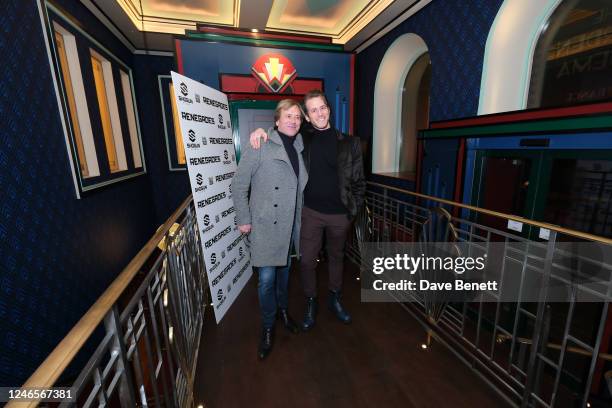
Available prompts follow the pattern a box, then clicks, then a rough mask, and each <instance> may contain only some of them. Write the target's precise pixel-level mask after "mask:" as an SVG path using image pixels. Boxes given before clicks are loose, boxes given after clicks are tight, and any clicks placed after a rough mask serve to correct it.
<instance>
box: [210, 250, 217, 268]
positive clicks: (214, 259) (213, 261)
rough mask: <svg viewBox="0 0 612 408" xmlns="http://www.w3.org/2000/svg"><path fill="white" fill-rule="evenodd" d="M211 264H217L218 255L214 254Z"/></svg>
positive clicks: (211, 257)
mask: <svg viewBox="0 0 612 408" xmlns="http://www.w3.org/2000/svg"><path fill="white" fill-rule="evenodd" d="M210 263H211V264H213V265H214V264H216V263H217V254H215V253H214V252H213V253H212V255H211V256H210Z"/></svg>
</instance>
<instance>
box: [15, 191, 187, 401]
mask: <svg viewBox="0 0 612 408" xmlns="http://www.w3.org/2000/svg"><path fill="white" fill-rule="evenodd" d="M191 200H192V197H191V194H190V195H189V197H187V198H186V199H185V201H183V203H182V204H181V206H180V207H179V208H178V209H176V211H174V213H173V214H172V215H171V216H170V218H168V220H167V221H166V222H165V223H164V224H163V225H162V226H161V227H160V228H159V229H158V230H157V232H156V233H155V234H154V235H153V237H152V238H151V239H149V241H148V242H147V243H146V244H145V246H144V247H143V248H142V249H141V250H140V251H139V252H138V254H136V256H135V257H134V258H133V259H132V260H131V261H130V263H129V264H128V265H127V266H126V267H125V268H124V269H123V271H122V272H121V274H119V276H118V277H117V278H116V279H115V280H114V281H113V283H112V284H111V285H110V286H109V287H108V289H106V291H104V293H103V294H102V296H100V297H99V298H98V300H97V301H96V302H95V303H94V304H93V306H91V307H90V308H89V310H88V311H87V313H85V314H84V315H83V317H82V318H81V319H80V320H79V321H78V322H77V324H76V325H75V326H74V327H73V328H72V330H70V332H68V334H67V335H66V336H65V337H64V339H63V340H62V341H61V342H60V343H59V344H58V345H57V346H56V347H55V349H54V350H53V351H52V352H51V354H49V356H47V358H46V359H45V361H44V362H43V363H42V364H41V365H40V366H39V367H38V368H37V369H36V371H35V372H34V373H33V374H32V375H31V376H30V378H28V380H27V381H26V382H25V384H23V386H22V387H24V388H26V387H36V388H49V387H52V386H53V385H54V384H55V382H56V381H57V379H58V378H59V376H60V375H61V374H62V373H63V372H64V370H65V369H66V367H67V366H68V364H70V362H71V361H72V359H73V358H74V356H75V355H76V354H77V353H78V351H79V350H80V349H81V347H82V346H83V344H85V342H86V341H87V339H89V336H91V334H92V333H93V332H94V330H95V329H96V328H97V327H98V325H99V324H100V322H102V320H103V319H104V317H105V316H106V315H107V313H108V312H109V311H110V310H111V308H112V306H113V305H114V304H115V302H117V300H118V299H119V297H120V296H121V294H122V293H123V291H124V290H125V289H126V288H127V287H128V285H129V284H130V283H131V282H132V279H134V276H136V274H137V273H138V271H139V270H140V269H141V268H142V266H143V265H144V263H145V262H146V261H147V259H149V257H150V256H151V254H152V253H153V251H154V250H155V248H157V244H158V243H159V241H161V239H162V238H163V237H164V236H165V235H166V233H167V232H168V230H170V227H172V225H173V224H174V223H175V221H176V220H177V219H178V218H179V216H180V215H181V214H182V213H183V211H185V209H186V208H187V206H188V205H189V204H190V203H191ZM13 404H14V405H13ZM36 405H38V402H37V401H31V402H28V403H27V404H24V403H19V405H17V403H9V404H7V405H6V407H13V406H15V407H16V406H19V407H35V406H36Z"/></svg>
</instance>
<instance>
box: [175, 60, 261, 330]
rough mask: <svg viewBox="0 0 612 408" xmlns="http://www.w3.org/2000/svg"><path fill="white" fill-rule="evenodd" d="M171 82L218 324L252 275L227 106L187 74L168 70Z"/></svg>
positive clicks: (216, 93) (219, 95)
mask: <svg viewBox="0 0 612 408" xmlns="http://www.w3.org/2000/svg"><path fill="white" fill-rule="evenodd" d="M172 83H173V85H174V95H175V98H176V106H177V108H178V115H179V120H180V125H181V133H182V135H183V143H184V145H185V158H186V160H187V170H188V171H189V181H190V182H191V192H192V193H193V201H194V203H195V209H196V215H197V219H198V228H199V230H200V237H201V238H202V239H201V244H202V252H203V254H204V263H205V265H206V272H207V273H208V282H209V286H210V293H211V295H212V298H213V305H214V310H215V318H216V319H217V323H218V322H219V321H220V320H221V319H222V318H223V316H224V315H225V313H226V312H227V310H228V309H229V307H230V306H231V304H232V303H233V302H234V300H235V299H236V297H237V296H238V295H239V294H240V291H241V290H242V288H243V287H244V285H245V283H246V282H247V281H248V280H249V278H250V277H251V275H252V273H253V271H252V268H251V257H250V253H249V249H248V247H247V246H246V241H245V236H244V235H241V234H240V232H239V231H238V227H237V226H236V213H235V211H234V200H232V191H231V182H232V177H233V175H234V173H235V171H236V168H237V165H236V152H235V150H234V139H233V137H232V129H231V125H230V116H229V106H228V102H227V96H226V95H225V94H224V93H222V92H219V91H217V90H216V89H213V88H210V87H208V86H206V85H202V84H201V83H199V82H197V81H194V80H192V79H190V78H187V77H186V76H183V75H180V74H177V73H176V72H172Z"/></svg>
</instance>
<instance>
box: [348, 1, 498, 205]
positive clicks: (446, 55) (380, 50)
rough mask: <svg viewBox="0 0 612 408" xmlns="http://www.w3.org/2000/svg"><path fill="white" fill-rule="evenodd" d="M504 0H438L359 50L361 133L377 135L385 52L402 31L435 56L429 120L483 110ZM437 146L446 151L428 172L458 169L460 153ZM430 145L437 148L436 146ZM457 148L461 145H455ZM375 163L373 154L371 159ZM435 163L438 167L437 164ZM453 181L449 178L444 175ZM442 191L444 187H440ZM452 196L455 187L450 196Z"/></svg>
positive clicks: (358, 120)
mask: <svg viewBox="0 0 612 408" xmlns="http://www.w3.org/2000/svg"><path fill="white" fill-rule="evenodd" d="M502 3H503V0H465V1H456V0H434V1H432V2H431V3H429V5H427V6H426V7H424V8H423V9H422V10H420V11H419V12H417V13H416V14H415V15H413V16H412V17H410V18H409V19H407V20H406V21H404V22H403V23H401V24H400V25H398V26H397V27H395V28H394V29H393V30H392V31H390V32H389V33H387V34H386V35H384V36H383V37H381V38H380V39H378V40H377V41H376V42H375V43H374V44H372V45H370V46H369V47H368V48H366V49H365V50H364V51H362V52H360V53H359V54H357V57H356V64H355V88H356V95H357V99H356V112H357V115H356V125H357V127H356V134H358V135H360V136H361V137H362V138H365V139H366V140H368V141H370V142H371V140H372V131H373V129H372V123H373V116H372V115H373V101H374V85H375V83H376V74H377V72H378V67H379V66H380V63H381V61H382V58H383V56H384V55H385V52H386V51H387V49H388V48H389V46H391V44H392V43H393V41H395V40H396V39H397V38H398V37H399V36H400V35H402V34H406V33H415V34H418V35H419V36H420V37H421V38H423V40H424V41H425V43H426V44H427V47H428V48H429V55H430V57H431V70H432V78H431V93H430V120H431V121H437V120H448V119H454V118H461V117H467V116H475V115H476V113H477V111H478V97H479V93H480V77H481V74H482V63H483V57H484V48H485V44H486V42H487V36H488V34H489V30H490V28H491V25H492V24H493V20H494V19H495V16H496V14H497V11H498V10H499V7H500V6H501V4H502ZM444 143H450V144H449V146H446V147H443V146H442V145H440V146H437V147H440V148H441V149H442V151H444V152H445V154H444V155H439V154H436V159H437V160H435V161H434V160H432V158H431V157H430V158H429V159H427V160H426V163H424V164H425V167H424V168H423V176H425V175H426V174H427V173H428V172H429V171H430V170H431V171H438V169H436V167H435V166H439V169H440V171H441V174H447V175H448V174H454V168H453V166H454V164H455V163H456V157H455V156H454V155H453V150H452V149H450V148H448V147H452V145H453V143H454V144H455V145H456V143H455V142H452V141H447V142H441V144H444ZM430 147H432V149H430V152H434V151H435V149H433V146H430ZM455 151H456V148H455ZM366 163H367V166H368V167H370V165H371V153H370V157H368V158H367V159H366ZM432 166H433V167H432ZM444 182H445V183H446V184H447V185H448V186H453V185H454V181H453V180H451V179H450V178H449V179H448V180H444ZM439 191H441V190H439ZM451 196H452V188H448V189H446V190H445V197H446V198H450V197H451Z"/></svg>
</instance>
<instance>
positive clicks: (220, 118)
mask: <svg viewBox="0 0 612 408" xmlns="http://www.w3.org/2000/svg"><path fill="white" fill-rule="evenodd" d="M219 123H220V124H223V115H221V114H219Z"/></svg>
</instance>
